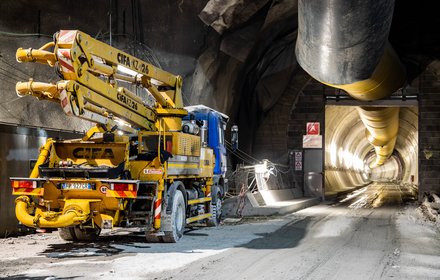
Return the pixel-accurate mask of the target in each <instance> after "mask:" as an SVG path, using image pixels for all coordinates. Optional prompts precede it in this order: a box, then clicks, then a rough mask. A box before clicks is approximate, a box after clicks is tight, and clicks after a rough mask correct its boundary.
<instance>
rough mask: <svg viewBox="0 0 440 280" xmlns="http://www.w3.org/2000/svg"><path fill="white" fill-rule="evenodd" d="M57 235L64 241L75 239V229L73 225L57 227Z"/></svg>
mask: <svg viewBox="0 0 440 280" xmlns="http://www.w3.org/2000/svg"><path fill="white" fill-rule="evenodd" d="M58 235H59V236H60V237H61V239H63V240H66V241H76V240H77V239H76V235H75V230H74V229H73V227H66V228H58Z"/></svg>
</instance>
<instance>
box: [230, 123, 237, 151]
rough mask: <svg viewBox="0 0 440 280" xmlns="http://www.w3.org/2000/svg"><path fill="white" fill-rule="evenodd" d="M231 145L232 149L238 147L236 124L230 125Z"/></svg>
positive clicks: (234, 149)
mask: <svg viewBox="0 0 440 280" xmlns="http://www.w3.org/2000/svg"><path fill="white" fill-rule="evenodd" d="M231 147H232V150H233V151H236V150H237V149H238V126H237V125H233V126H232V127H231Z"/></svg>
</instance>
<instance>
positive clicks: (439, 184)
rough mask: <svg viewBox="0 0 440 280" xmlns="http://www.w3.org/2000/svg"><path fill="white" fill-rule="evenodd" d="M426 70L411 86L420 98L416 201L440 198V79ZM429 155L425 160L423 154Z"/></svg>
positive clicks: (429, 70)
mask: <svg viewBox="0 0 440 280" xmlns="http://www.w3.org/2000/svg"><path fill="white" fill-rule="evenodd" d="M431 70H432V69H430V68H429V67H428V69H427V70H426V71H425V72H424V73H422V75H420V76H419V78H418V79H416V80H415V81H414V82H413V86H415V87H418V88H419V89H420V94H419V114H420V115H419V200H421V199H422V198H423V194H424V193H425V192H435V193H437V194H440V79H439V76H438V75H437V76H436V75H435V74H434V72H433V71H431ZM425 149H426V150H430V151H432V157H431V158H430V159H426V157H425V155H424V153H423V151H424V150H425Z"/></svg>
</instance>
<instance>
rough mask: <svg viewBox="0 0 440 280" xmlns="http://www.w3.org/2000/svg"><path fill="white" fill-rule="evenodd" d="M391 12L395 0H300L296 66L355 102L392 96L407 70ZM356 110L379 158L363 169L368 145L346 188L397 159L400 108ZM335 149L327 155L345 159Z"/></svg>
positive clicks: (367, 137) (361, 154)
mask: <svg viewBox="0 0 440 280" xmlns="http://www.w3.org/2000/svg"><path fill="white" fill-rule="evenodd" d="M393 9H394V1H393V0H353V1H346V0H332V1H321V0H299V2H298V24H299V25H298V39H297V44H296V49H295V52H296V56H297V60H298V63H299V64H300V65H301V66H302V68H303V69H304V70H305V71H306V72H307V73H309V74H310V75H311V76H312V77H313V78H315V79H316V80H318V81H320V82H322V83H324V84H326V85H329V86H332V87H335V88H339V89H342V90H344V91H346V92H347V93H348V94H349V95H350V96H352V97H353V98H354V99H357V100H361V101H371V100H378V99H381V98H386V97H388V96H390V95H391V94H392V93H394V92H395V91H397V90H399V89H400V88H401V87H402V86H403V85H404V83H405V69H404V67H403V65H402V64H401V63H400V61H399V58H398V56H397V55H396V53H395V52H394V50H393V48H392V47H391V45H390V44H389V42H388V35H389V31H390V27H391V20H392V16H393ZM366 104H367V103H366ZM357 112H358V114H359V117H360V120H361V121H362V124H363V127H364V128H363V130H364V137H365V138H366V139H367V140H368V143H370V144H371V145H372V146H373V148H374V152H375V159H374V160H371V157H370V158H369V159H368V162H369V163H368V165H369V166H364V165H365V164H364V162H366V161H367V159H366V156H367V154H368V151H369V150H371V146H369V147H364V151H362V152H359V153H358V155H357V156H356V159H355V160H356V161H361V162H362V164H361V163H359V164H358V167H359V168H358V170H357V171H355V173H356V172H357V173H356V176H354V175H350V176H349V178H350V179H351V180H353V179H354V181H355V182H348V183H347V182H346V183H343V185H350V184H352V186H356V185H359V184H361V183H362V182H368V180H369V178H365V177H366V175H365V174H370V175H371V170H374V169H375V168H378V167H380V166H382V165H384V164H385V163H386V162H387V160H388V159H389V158H390V157H391V155H393V152H394V149H395V145H396V140H397V136H398V131H399V112H400V108H398V107H393V108H386V107H371V106H361V107H358V108H357ZM337 150H338V147H332V146H330V151H329V153H330V154H329V156H330V157H333V158H334V157H335V156H336V155H335V154H333V153H338V156H344V152H342V153H340V152H338V151H337ZM359 155H360V156H361V157H360V158H359ZM345 156H347V157H348V156H349V155H348V154H345ZM334 171H335V170H334ZM345 172H349V171H348V169H347V170H345ZM350 172H351V171H350ZM333 173H334V172H329V174H327V171H326V176H327V175H328V176H327V177H326V186H327V185H328V184H330V185H331V184H332V182H333V184H334V182H335V181H337V180H336V179H331V178H329V177H331V176H333V175H331V174H333ZM361 174H362V175H361ZM336 177H338V176H336ZM339 177H341V176H339ZM358 177H360V178H358ZM356 178H358V179H359V180H357V179H356Z"/></svg>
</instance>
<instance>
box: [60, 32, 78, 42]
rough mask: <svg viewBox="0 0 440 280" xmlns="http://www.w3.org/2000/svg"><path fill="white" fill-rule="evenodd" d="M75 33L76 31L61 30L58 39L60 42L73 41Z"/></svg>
mask: <svg viewBox="0 0 440 280" xmlns="http://www.w3.org/2000/svg"><path fill="white" fill-rule="evenodd" d="M75 33H76V31H71V30H61V31H60V36H59V39H58V40H59V42H60V43H71V42H72V41H73V39H74V38H75Z"/></svg>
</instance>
